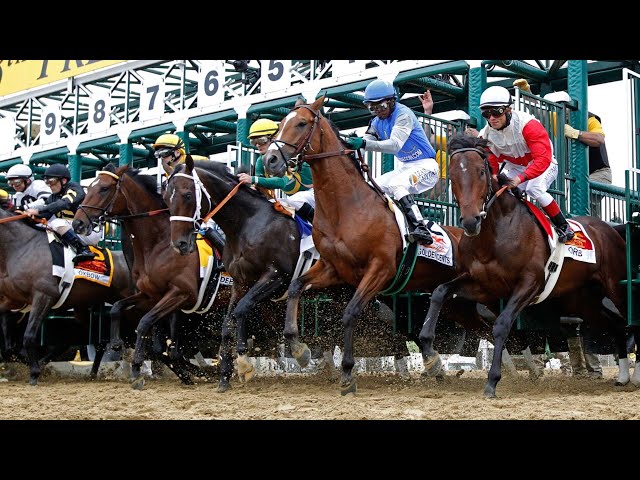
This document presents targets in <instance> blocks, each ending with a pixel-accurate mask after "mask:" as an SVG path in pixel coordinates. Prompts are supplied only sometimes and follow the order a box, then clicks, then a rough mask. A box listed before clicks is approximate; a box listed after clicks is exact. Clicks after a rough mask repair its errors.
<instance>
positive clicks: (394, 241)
mask: <svg viewBox="0 0 640 480" xmlns="http://www.w3.org/2000/svg"><path fill="white" fill-rule="evenodd" d="M323 102H324V97H320V98H319V99H317V100H316V101H315V102H313V103H312V104H310V105H305V104H301V103H300V104H296V106H295V107H294V109H293V110H292V111H291V113H289V115H287V116H286V117H285V119H283V120H282V122H281V124H280V131H279V132H278V134H277V137H276V139H275V142H274V143H273V144H272V145H271V146H270V147H269V151H268V152H267V154H265V155H264V158H263V162H264V165H265V170H266V172H267V174H269V175H276V176H282V175H284V174H285V173H286V171H287V168H288V165H289V164H290V163H297V164H299V163H300V162H303V161H306V162H308V163H309V165H310V166H311V171H312V175H313V186H314V192H315V199H316V208H315V216H314V220H313V241H314V243H315V245H316V248H317V249H318V252H319V253H320V259H319V261H318V262H317V263H316V264H315V265H314V266H313V267H311V269H309V271H308V272H307V273H305V274H304V275H302V276H301V277H299V278H297V279H296V280H294V281H293V282H291V286H290V287H289V292H288V303H287V315H286V322H285V330H284V335H285V338H286V339H287V341H288V342H289V344H290V346H291V351H292V353H293V355H294V357H295V358H296V359H297V360H298V363H300V365H302V366H304V365H305V364H306V362H307V361H308V353H307V351H308V347H307V345H305V344H304V343H301V342H300V340H299V336H298V325H297V321H296V320H297V316H298V305H299V301H300V296H301V294H302V292H303V291H306V290H308V289H319V288H325V287H331V286H334V285H342V284H348V285H352V286H354V287H356V290H355V294H354V295H353V297H352V298H351V300H350V301H349V303H348V304H347V307H346V309H345V310H344V313H343V317H342V322H343V326H344V355H343V358H342V378H341V381H340V386H341V393H342V395H345V394H347V393H349V392H355V391H356V381H355V379H354V378H353V377H352V370H353V366H354V363H355V362H354V354H353V331H354V328H355V325H356V321H357V319H358V317H359V316H360V314H361V312H362V311H363V309H364V307H365V306H366V305H367V304H368V303H369V301H371V300H372V299H373V298H374V297H375V296H376V295H377V294H378V293H380V292H381V291H383V290H384V289H385V288H386V287H388V286H389V284H390V283H391V281H392V280H393V279H394V277H395V276H396V272H397V270H398V266H399V265H400V262H401V259H402V255H403V248H402V246H403V244H402V237H401V233H400V231H399V228H398V226H397V223H396V220H395V215H394V213H393V212H392V211H391V210H390V208H389V206H388V203H387V201H386V200H385V199H383V198H382V196H381V195H380V194H378V193H377V192H376V191H375V190H374V189H373V188H372V187H371V186H370V185H369V184H368V183H367V181H366V180H365V179H364V177H363V173H362V170H361V167H360V165H359V164H358V163H357V162H356V161H354V159H353V158H352V157H351V155H350V154H351V153H352V152H353V150H348V149H346V147H345V144H344V143H343V142H342V140H341V139H340V136H339V132H338V131H337V130H336V129H335V127H334V126H333V125H332V124H331V123H330V122H329V120H327V119H326V118H325V117H324V116H323V115H322V114H321V112H320V109H321V107H322V104H323ZM396 208H397V207H396ZM443 228H444V229H445V230H446V232H447V233H448V234H449V236H450V238H451V240H452V244H453V250H454V253H453V256H454V260H455V259H456V258H457V244H458V241H459V240H460V237H461V236H462V230H461V229H459V228H455V227H443ZM456 276H457V270H456V268H455V267H450V266H445V265H443V264H441V263H438V262H435V261H433V260H427V259H425V258H423V257H418V259H417V261H416V264H415V267H414V270H413V274H412V276H411V278H410V279H409V281H408V283H407V284H406V285H405V287H404V289H403V290H422V291H426V292H430V291H432V290H433V289H434V288H435V287H436V286H438V285H440V284H441V283H443V282H446V281H449V280H451V279H453V278H454V277H456ZM451 306H452V308H451V313H452V319H454V320H455V321H456V322H457V323H459V324H460V325H462V326H464V327H466V328H475V329H478V328H480V329H482V328H483V326H484V328H485V329H487V330H488V329H489V327H487V325H486V323H484V322H483V320H482V318H481V317H480V316H479V314H478V312H477V310H476V304H475V303H474V302H467V301H458V300H455V301H454V302H453V303H452V305H451Z"/></svg>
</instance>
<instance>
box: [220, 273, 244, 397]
mask: <svg viewBox="0 0 640 480" xmlns="http://www.w3.org/2000/svg"><path fill="white" fill-rule="evenodd" d="M236 283H237V282H234V283H233V286H232V287H231V298H230V299H229V306H228V308H227V314H226V315H225V316H224V320H223V321H222V333H221V339H220V381H219V382H218V393H223V392H226V391H227V390H229V389H230V388H231V383H229V381H230V380H231V375H232V374H233V351H232V348H231V337H232V336H233V330H234V328H233V327H234V318H233V315H232V312H233V309H234V308H235V306H236V302H237V301H238V297H240V296H241V295H244V293H245V292H246V290H244V289H241V288H240V287H238V285H237V284H236ZM243 290H244V291H243Z"/></svg>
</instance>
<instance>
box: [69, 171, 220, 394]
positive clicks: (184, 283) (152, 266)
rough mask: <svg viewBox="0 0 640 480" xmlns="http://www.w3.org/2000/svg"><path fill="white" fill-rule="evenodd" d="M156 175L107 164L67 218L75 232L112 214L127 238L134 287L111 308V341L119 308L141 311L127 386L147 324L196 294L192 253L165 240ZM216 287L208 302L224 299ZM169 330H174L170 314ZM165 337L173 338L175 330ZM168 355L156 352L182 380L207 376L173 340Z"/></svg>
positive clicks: (135, 379)
mask: <svg viewBox="0 0 640 480" xmlns="http://www.w3.org/2000/svg"><path fill="white" fill-rule="evenodd" d="M156 188H157V187H156V178H155V176H151V175H141V174H139V171H138V170H133V169H129V167H128V166H126V165H125V166H122V167H119V168H118V169H116V168H115V167H114V165H112V164H109V165H107V166H106V167H105V169H104V170H103V171H101V172H98V177H97V178H96V179H95V180H94V181H93V183H92V184H91V185H90V186H89V187H88V189H87V196H86V197H85V200H84V203H83V204H82V205H81V206H80V208H79V209H78V211H77V212H76V215H75V217H74V221H73V228H74V230H75V231H76V232H78V233H80V234H84V233H86V232H88V231H90V230H91V228H92V227H93V225H94V223H95V222H98V221H101V220H102V219H107V218H113V219H114V220H119V221H121V222H122V225H123V228H124V229H125V230H126V231H127V232H128V233H129V234H130V238H131V242H132V244H133V267H132V274H133V278H134V281H135V284H136V287H137V289H138V293H136V294H135V295H131V296H129V297H127V298H125V299H123V300H120V301H118V302H116V303H115V304H114V305H113V307H112V308H111V317H112V323H111V328H112V330H111V343H112V346H113V347H114V348H119V347H121V345H122V339H121V338H120V317H121V315H122V312H123V310H124V309H127V308H130V307H132V306H135V307H137V308H140V309H141V310H143V311H144V312H147V313H145V314H144V316H143V317H142V318H141V319H140V322H139V323H138V327H137V338H136V346H135V353H134V357H133V361H132V363H131V366H132V373H131V374H132V387H133V388H136V389H141V388H143V387H144V377H143V376H142V375H140V368H141V366H142V362H143V360H144V357H143V355H144V348H143V347H144V342H145V340H146V339H147V338H148V337H149V334H150V332H151V329H152V327H153V326H154V324H156V322H158V321H159V320H160V319H163V318H167V319H169V318H171V317H170V316H171V315H173V314H176V315H180V314H182V312H181V311H180V309H187V308H190V307H192V306H193V305H194V304H195V303H196V300H197V298H198V292H199V285H198V278H199V268H200V260H199V257H198V253H197V252H194V253H193V254H191V255H188V256H181V255H177V254H176V253H175V252H174V251H173V249H172V248H171V246H170V231H169V213H168V212H167V210H168V209H167V206H166V205H165V203H164V201H163V200H162V197H161V196H160V194H158V193H157V191H156ZM222 290H223V289H221V291H220V292H219V293H218V297H220V298H216V300H215V302H214V304H213V306H212V308H214V307H219V306H221V305H225V304H226V302H227V301H228V289H226V291H225V292H224V293H223V292H222ZM172 321H173V322H174V324H173V326H172V327H173V328H172V330H175V327H176V325H175V321H176V320H175V318H173V319H172ZM170 337H171V339H173V340H174V341H175V340H176V339H177V337H176V335H175V332H172V333H171V334H170ZM172 347H173V348H171V350H170V353H171V355H170V357H171V358H168V357H167V356H166V355H161V356H160V358H161V359H162V361H163V362H164V363H165V364H166V365H167V366H168V367H169V368H170V369H171V370H173V371H174V372H175V373H176V375H177V376H178V378H180V380H181V381H182V382H183V383H185V384H193V380H192V379H191V377H190V375H189V374H193V375H196V376H208V374H207V372H204V371H202V370H201V369H199V368H197V367H196V366H195V365H193V364H192V363H191V362H190V361H189V360H188V359H187V358H184V356H183V352H182V350H181V349H180V348H178V346H176V344H175V343H174V344H173V345H172Z"/></svg>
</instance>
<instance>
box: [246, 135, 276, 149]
mask: <svg viewBox="0 0 640 480" xmlns="http://www.w3.org/2000/svg"><path fill="white" fill-rule="evenodd" d="M270 141H271V136H270V135H262V136H261V137H254V138H251V139H250V140H249V142H251V145H253V146H254V147H258V146H262V145H265V144H267V143H269V142H270Z"/></svg>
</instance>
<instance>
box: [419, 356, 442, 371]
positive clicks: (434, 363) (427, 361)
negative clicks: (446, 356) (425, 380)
mask: <svg viewBox="0 0 640 480" xmlns="http://www.w3.org/2000/svg"><path fill="white" fill-rule="evenodd" d="M422 360H423V363H424V372H422V374H423V375H426V376H427V377H436V376H438V374H439V373H440V370H442V360H441V359H440V355H438V354H437V353H436V354H435V355H433V356H432V357H428V358H423V359H422Z"/></svg>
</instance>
